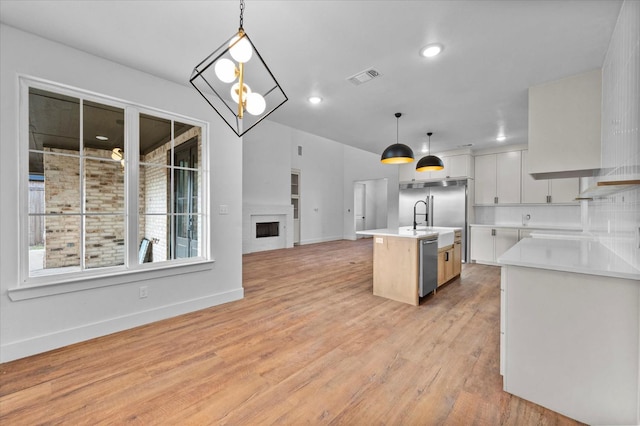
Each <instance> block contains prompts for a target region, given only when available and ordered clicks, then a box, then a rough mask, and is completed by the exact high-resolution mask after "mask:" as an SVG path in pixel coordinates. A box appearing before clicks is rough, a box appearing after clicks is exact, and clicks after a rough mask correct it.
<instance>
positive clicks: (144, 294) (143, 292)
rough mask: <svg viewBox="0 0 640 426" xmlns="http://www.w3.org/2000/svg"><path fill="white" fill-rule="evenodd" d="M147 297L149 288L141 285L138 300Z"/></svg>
mask: <svg viewBox="0 0 640 426" xmlns="http://www.w3.org/2000/svg"><path fill="white" fill-rule="evenodd" d="M148 295H149V287H147V286H146V285H143V286H142V287H140V299H146V298H147V296H148Z"/></svg>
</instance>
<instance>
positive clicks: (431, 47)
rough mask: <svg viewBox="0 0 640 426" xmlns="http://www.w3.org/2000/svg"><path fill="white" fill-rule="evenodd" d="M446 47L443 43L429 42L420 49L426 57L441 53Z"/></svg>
mask: <svg viewBox="0 0 640 426" xmlns="http://www.w3.org/2000/svg"><path fill="white" fill-rule="evenodd" d="M443 49H444V47H443V46H442V45H441V44H437V43H436V44H428V45H426V46H425V47H423V48H422V49H420V56H423V57H425V58H433V57H434V56H437V55H439V54H440V53H441V52H442V50H443Z"/></svg>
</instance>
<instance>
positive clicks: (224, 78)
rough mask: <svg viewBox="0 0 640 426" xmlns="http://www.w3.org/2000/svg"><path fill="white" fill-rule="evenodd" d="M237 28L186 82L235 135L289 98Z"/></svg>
mask: <svg viewBox="0 0 640 426" xmlns="http://www.w3.org/2000/svg"><path fill="white" fill-rule="evenodd" d="M243 15H244V0H240V28H238V32H237V33H235V34H234V35H233V36H231V38H229V39H228V40H227V41H225V42H224V43H222V46H220V47H218V48H217V49H216V50H214V51H213V53H211V54H210V55H209V56H207V57H206V58H205V59H204V60H203V61H202V62H200V63H199V64H198V65H196V67H195V68H194V69H193V73H192V74H191V78H190V79H189V82H190V83H191V84H192V85H193V87H195V89H196V90H197V91H198V92H199V93H200V94H201V95H202V97H203V98H204V99H205V100H206V101H207V103H208V104H209V105H211V107H212V108H213V109H214V110H215V111H216V112H217V113H218V115H219V116H220V117H221V118H222V119H223V120H224V121H225V123H227V125H228V126H229V127H231V129H232V130H233V131H234V132H235V133H236V135H238V136H242V135H244V134H245V133H246V132H248V131H249V130H250V129H251V128H253V126H255V125H256V124H258V123H260V122H261V121H262V120H264V119H265V118H266V117H267V116H268V115H269V114H271V113H272V112H273V111H275V110H276V109H277V108H279V107H280V106H281V105H282V104H283V103H285V102H286V101H287V100H288V98H287V95H285V94H284V91H283V90H282V88H281V87H280V85H279V84H278V82H277V81H276V79H275V77H274V76H273V74H272V73H271V70H270V69H269V67H268V66H267V64H266V63H265V62H264V60H263V59H262V56H260V53H259V52H258V50H257V49H256V47H255V46H254V45H253V43H252V42H251V39H250V38H249V36H248V35H247V33H246V32H245V31H244V28H243V27H242V25H243Z"/></svg>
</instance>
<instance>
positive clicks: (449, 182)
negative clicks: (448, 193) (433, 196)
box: [400, 179, 468, 189]
mask: <svg viewBox="0 0 640 426" xmlns="http://www.w3.org/2000/svg"><path fill="white" fill-rule="evenodd" d="M467 181H468V179H440V180H416V181H411V182H400V189H407V188H431V187H434V186H466V185H467V184H468V182H467Z"/></svg>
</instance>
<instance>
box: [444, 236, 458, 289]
mask: <svg viewBox="0 0 640 426" xmlns="http://www.w3.org/2000/svg"><path fill="white" fill-rule="evenodd" d="M461 271H462V233H461V232H460V231H456V232H455V236H454V242H453V244H452V245H450V246H446V247H441V248H439V249H438V287H440V286H441V285H442V284H445V283H447V282H449V281H451V280H452V279H453V278H455V277H457V276H458V275H460V272H461Z"/></svg>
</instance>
